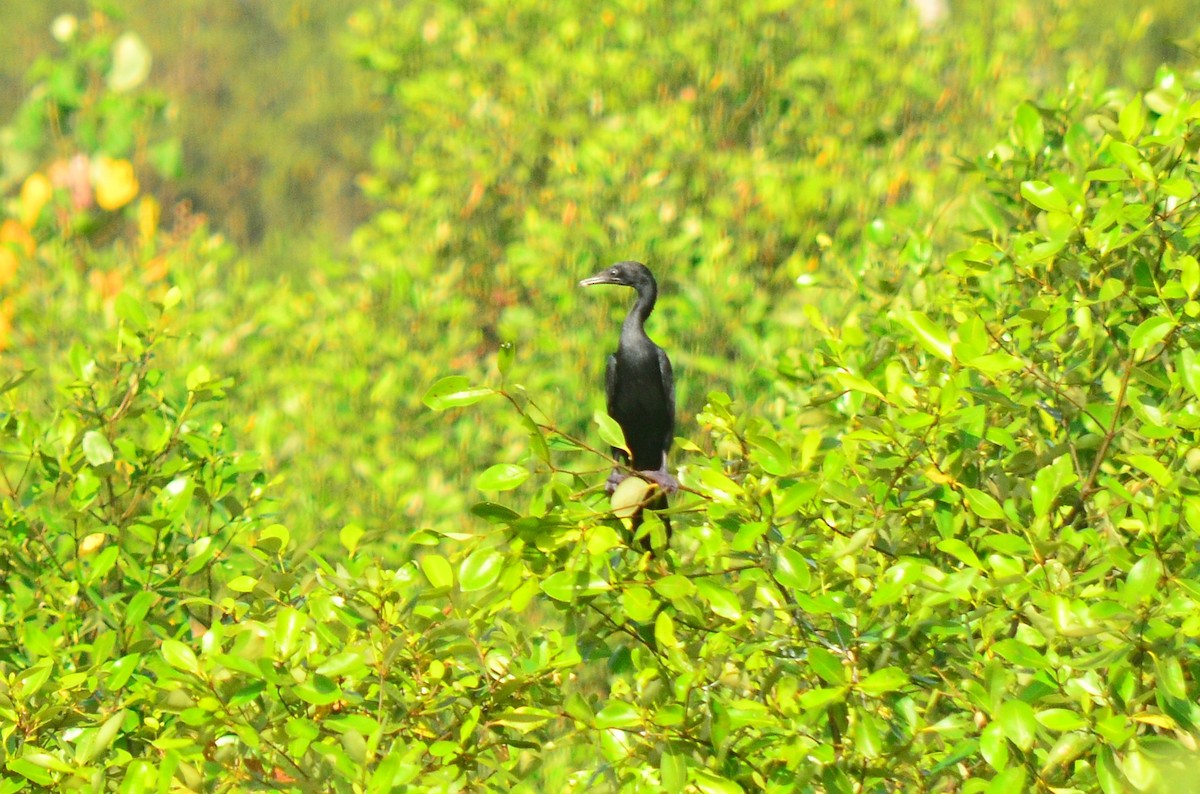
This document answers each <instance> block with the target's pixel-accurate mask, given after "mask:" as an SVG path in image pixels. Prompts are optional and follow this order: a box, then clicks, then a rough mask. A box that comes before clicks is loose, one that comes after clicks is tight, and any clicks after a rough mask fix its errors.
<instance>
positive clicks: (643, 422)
mask: <svg viewBox="0 0 1200 794" xmlns="http://www.w3.org/2000/svg"><path fill="white" fill-rule="evenodd" d="M596 284H616V285H618V286H622V287H632V288H633V289H634V290H636V291H637V301H636V302H635V303H634V304H633V308H632V309H630V310H629V314H628V315H627V316H626V317H625V322H624V324H622V325H621V341H620V342H619V343H618V344H617V352H615V353H613V354H612V355H611V356H609V357H608V369H607V372H606V374H605V380H604V390H605V396H606V399H607V404H608V415H609V416H611V417H612V418H613V419H614V420H616V422H617V424H618V425H620V427H621V431H622V432H623V433H624V435H625V446H626V447H628V448H629V452H630V453H632V456H633V460H629V456H628V455H626V454H625V452H624V450H620V449H616V448H614V449H613V454H614V455H615V456H617V457H618V458H619V459H621V460H622V461H624V462H625V463H626V464H627V465H628V466H629V467H630V468H632V469H634V470H635V471H637V472H638V474H639V475H640V476H641V477H642V478H644V479H646V480H649V481H650V482H653V483H655V484H656V485H658V486H659V487H660V488H661V489H662V490H663V493H661V494H659V495H658V496H657V497H656V498H655V499H653V500H651V501H650V503H649V504H647V505H646V506H647V507H649V508H650V509H654V510H659V509H663V508H665V507H666V506H667V494H670V493H674V492H675V491H677V490H678V489H679V482H678V481H677V480H676V479H675V478H674V477H673V476H672V475H671V473H670V472H669V471H667V452H668V451H669V450H670V449H671V441H672V440H673V439H674V435H675V377H674V375H673V374H672V373H671V361H670V359H668V358H667V354H666V353H664V352H663V349H662V348H661V347H659V346H658V345H656V344H654V342H653V341H651V339H650V337H648V336H646V318H647V317H649V316H650V312H652V311H654V302H655V300H657V298H658V284H657V282H655V280H654V276H653V275H652V274H651V273H650V270H649V269H648V268H647V267H646V266H645V265H643V264H642V263H641V262H618V263H616V264H615V265H613V266H612V267H609V268H607V269H605V270H603V271H601V272H599V273H597V274H596V275H594V276H592V277H591V278H585V279H584V280H583V281H581V282H579V286H581V287H591V286H594V285H596ZM627 476H628V474H626V473H625V471H623V470H622V469H621V468H615V469H613V472H612V474H611V475H609V478H608V482H607V483H605V490H607V491H608V493H610V494H611V493H612V492H613V491H615V490H616V488H617V486H618V485H619V484H620V483H621V481H622V480H624V479H625V478H626V477H627ZM662 521H663V526H664V527H665V529H666V531H667V536H668V538H669V537H670V533H671V524H670V521H669V519H667V517H666V516H664V517H663V519H662ZM641 523H642V515H641V511H640V510H639V511H638V512H637V513H635V514H634V517H633V528H634V530H635V531H636V530H637V528H638V527H639V526H640V525H641Z"/></svg>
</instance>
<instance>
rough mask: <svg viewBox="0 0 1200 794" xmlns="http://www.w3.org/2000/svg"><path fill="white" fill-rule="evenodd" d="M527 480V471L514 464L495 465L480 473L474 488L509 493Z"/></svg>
mask: <svg viewBox="0 0 1200 794" xmlns="http://www.w3.org/2000/svg"><path fill="white" fill-rule="evenodd" d="M527 479H529V470H528V469H526V468H525V467H524V466H518V465H516V464H514V463H497V464H496V465H494V466H491V467H490V468H488V469H485V470H484V471H482V472H480V474H479V476H477V477H476V478H475V487H476V488H478V489H479V490H481V491H511V490H512V489H513V488H516V487H517V486H519V485H520V484H521V483H523V482H525V481H526V480H527Z"/></svg>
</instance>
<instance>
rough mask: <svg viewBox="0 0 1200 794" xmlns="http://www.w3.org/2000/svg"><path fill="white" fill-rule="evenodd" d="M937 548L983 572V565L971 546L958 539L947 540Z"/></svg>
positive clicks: (941, 542)
mask: <svg viewBox="0 0 1200 794" xmlns="http://www.w3.org/2000/svg"><path fill="white" fill-rule="evenodd" d="M937 548H938V551H941V552H944V553H946V554H949V555H950V556H951V557H953V558H955V559H956V560H958V561H959V562H962V563H966V564H967V565H969V566H971V567H972V568H978V569H980V570H983V563H981V562H980V561H979V557H978V556H977V555H976V554H975V552H974V551H973V550H972V549H971V547H970V546H968V545H967V544H966V543H964V542H963V541H961V540H959V539H958V538H946V539H945V540H942V541H940V542H939V543H938V544H937Z"/></svg>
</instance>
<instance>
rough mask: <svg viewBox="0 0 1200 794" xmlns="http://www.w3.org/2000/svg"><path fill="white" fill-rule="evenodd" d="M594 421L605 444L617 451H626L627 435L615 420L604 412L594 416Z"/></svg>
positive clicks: (596, 413)
mask: <svg viewBox="0 0 1200 794" xmlns="http://www.w3.org/2000/svg"><path fill="white" fill-rule="evenodd" d="M592 421H593V422H595V424H596V427H597V428H599V430H600V438H602V439H603V440H604V443H605V444H608V445H609V446H611V447H615V448H616V449H625V448H626V447H625V434H624V432H622V430H621V426H620V425H618V424H617V420H615V419H613V418H612V417H611V416H609V415H608V414H606V413H604V412H603V411H596V412H595V413H593V414H592Z"/></svg>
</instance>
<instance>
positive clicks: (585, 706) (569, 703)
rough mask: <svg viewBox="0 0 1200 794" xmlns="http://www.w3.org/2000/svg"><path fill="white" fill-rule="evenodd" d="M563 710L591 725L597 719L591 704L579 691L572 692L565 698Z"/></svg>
mask: <svg viewBox="0 0 1200 794" xmlns="http://www.w3.org/2000/svg"><path fill="white" fill-rule="evenodd" d="M563 711H565V712H567V714H569V715H571V717H573V718H574V719H576V720H578V721H579V722H582V723H583V724H584V725H591V724H592V723H594V722H595V720H596V715H595V714H593V713H592V707H591V705H590V704H589V703H588V702H587V699H585V698H584V697H583V695H581V694H579V693H578V692H572V693H571V694H569V695H567V697H566V698H565V699H564V700H563Z"/></svg>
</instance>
